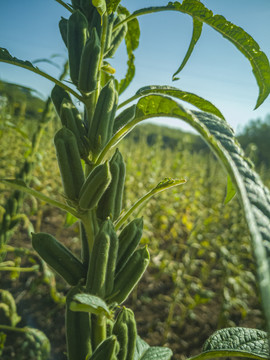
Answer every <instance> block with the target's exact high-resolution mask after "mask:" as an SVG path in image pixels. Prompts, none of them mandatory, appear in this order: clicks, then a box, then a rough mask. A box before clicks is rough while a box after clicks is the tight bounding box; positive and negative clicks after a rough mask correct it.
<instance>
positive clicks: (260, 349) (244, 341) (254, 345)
mask: <svg viewBox="0 0 270 360" xmlns="http://www.w3.org/2000/svg"><path fill="white" fill-rule="evenodd" d="M232 356H234V357H246V358H250V359H268V358H269V346H268V336H267V333H266V332H265V331H261V330H257V329H249V328H241V327H232V328H227V329H222V330H218V331H216V332H215V333H214V334H213V335H211V336H210V338H209V339H208V340H207V341H206V342H205V344H204V346H203V352H202V353H201V354H199V355H197V356H194V357H192V358H190V359H189V360H204V359H215V358H218V357H232Z"/></svg>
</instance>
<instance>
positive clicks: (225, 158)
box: [98, 95, 270, 329]
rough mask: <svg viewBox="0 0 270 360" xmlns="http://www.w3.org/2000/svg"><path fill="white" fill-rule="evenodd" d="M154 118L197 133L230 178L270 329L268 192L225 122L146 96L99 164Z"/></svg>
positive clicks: (177, 104)
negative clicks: (177, 123)
mask: <svg viewBox="0 0 270 360" xmlns="http://www.w3.org/2000/svg"><path fill="white" fill-rule="evenodd" d="M153 117H166V118H169V117H173V118H178V119H181V120H184V121H186V122H187V123H188V124H190V125H191V126H192V127H193V128H194V129H196V130H197V131H198V132H199V133H200V135H201V136H202V138H203V139H204V140H205V141H206V143H207V144H208V145H209V147H210V148H211V150H212V151H213V152H214V153H215V155H216V156H217V158H218V159H219V160H220V162H221V163H222V165H223V166H224V168H225V169H226V171H227V173H228V174H229V176H230V178H231V180H232V182H233V184H234V186H235V188H236V189H237V192H238V196H239V199H240V201H241V202H242V207H243V209H244V214H245V218H246V222H247V225H248V228H249V232H250V235H251V240H252V247H253V253H254V258H255V261H256V266H257V276H258V282H259V287H260V291H261V298H262V305H263V309H264V313H265V317H266V322H267V325H268V328H269V329H270V307H269V304H270V191H269V189H268V188H267V187H265V186H264V185H263V183H262V181H261V179H260V177H259V175H258V174H257V173H256V172H255V171H254V170H253V169H251V167H250V164H249V162H248V161H247V160H246V159H245V156H244V153H243V150H242V149H241V147H240V145H239V143H238V141H237V140H236V139H235V137H234V132H233V130H232V129H231V127H230V126H229V125H228V124H227V123H226V121H224V120H222V119H220V118H218V117H216V116H214V115H211V114H209V113H204V112H199V111H189V110H187V109H185V108H184V107H183V106H182V105H180V104H179V103H177V102H176V101H174V100H173V99H171V98H169V97H167V96H164V95H148V96H145V97H143V98H141V99H140V100H139V101H138V103H137V109H136V115H135V117H134V119H133V120H132V121H130V122H129V123H128V124H126V125H125V126H124V127H122V128H121V129H119V130H118V131H117V132H116V134H115V135H114V136H113V137H112V139H111V140H110V141H109V143H108V144H107V145H106V147H105V149H104V151H103V152H102V153H101V155H100V158H99V159H98V161H101V160H102V158H103V157H104V156H105V154H106V151H108V150H109V149H110V148H111V147H113V146H114V145H115V144H117V142H119V141H120V140H121V139H122V138H123V137H124V136H125V135H126V134H127V133H128V132H130V131H131V130H132V128H133V127H134V126H136V125H137V124H138V123H140V122H141V121H143V120H146V119H149V118H153Z"/></svg>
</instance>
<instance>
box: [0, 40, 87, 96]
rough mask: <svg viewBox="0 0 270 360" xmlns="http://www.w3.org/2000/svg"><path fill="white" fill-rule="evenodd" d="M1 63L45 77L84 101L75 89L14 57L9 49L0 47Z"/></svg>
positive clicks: (28, 62)
mask: <svg viewBox="0 0 270 360" xmlns="http://www.w3.org/2000/svg"><path fill="white" fill-rule="evenodd" d="M0 61H2V62H5V63H8V64H12V65H16V66H19V67H22V68H24V69H27V70H30V71H32V72H34V73H36V74H38V75H41V76H43V77H44V78H46V79H48V80H50V81H52V82H53V83H55V84H57V85H59V86H61V87H62V88H64V89H65V90H67V91H68V92H70V93H71V94H72V95H74V96H75V97H76V98H77V99H79V100H80V101H82V100H83V99H82V97H81V96H80V95H79V94H78V93H77V92H76V91H74V90H73V89H71V88H70V87H68V86H67V85H65V84H64V83H62V82H61V81H60V80H58V79H55V78H54V77H53V76H51V75H49V74H47V73H45V72H44V71H42V70H40V69H39V68H38V67H36V66H34V65H33V64H32V63H31V62H30V61H28V60H26V61H24V60H20V59H18V58H16V57H13V56H12V55H11V54H10V53H9V52H8V50H7V49H4V48H1V47H0Z"/></svg>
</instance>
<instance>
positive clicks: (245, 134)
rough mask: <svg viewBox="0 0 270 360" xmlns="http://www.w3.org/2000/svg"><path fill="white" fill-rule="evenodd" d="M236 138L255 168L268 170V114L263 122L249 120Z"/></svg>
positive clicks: (269, 154)
mask: <svg viewBox="0 0 270 360" xmlns="http://www.w3.org/2000/svg"><path fill="white" fill-rule="evenodd" d="M237 138H238V141H239V142H240V144H241V145H242V147H243V149H244V150H245V153H246V155H247V156H248V157H250V158H251V160H252V161H253V162H254V164H255V165H256V166H262V165H264V166H266V167H267V168H270V114H269V115H267V116H266V117H265V119H263V120H262V119H260V118H259V119H256V120H250V121H249V122H248V124H247V125H246V126H245V127H244V128H243V129H242V130H241V132H240V134H239V135H238V137H237Z"/></svg>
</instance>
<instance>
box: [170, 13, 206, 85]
mask: <svg viewBox="0 0 270 360" xmlns="http://www.w3.org/2000/svg"><path fill="white" fill-rule="evenodd" d="M202 27H203V23H202V22H201V21H199V20H197V19H196V18H193V32H192V37H191V41H190V44H189V47H188V50H187V53H186V55H185V57H184V59H183V61H182V63H181V65H180V66H179V68H178V69H177V70H176V72H175V73H174V74H173V78H172V79H173V81H175V80H178V78H177V77H176V75H178V74H179V73H180V71H181V70H183V68H184V66H185V65H186V63H187V62H188V59H189V58H190V56H191V54H192V52H193V50H194V47H195V45H196V44H197V42H198V40H199V38H200V37H201V33H202Z"/></svg>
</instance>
